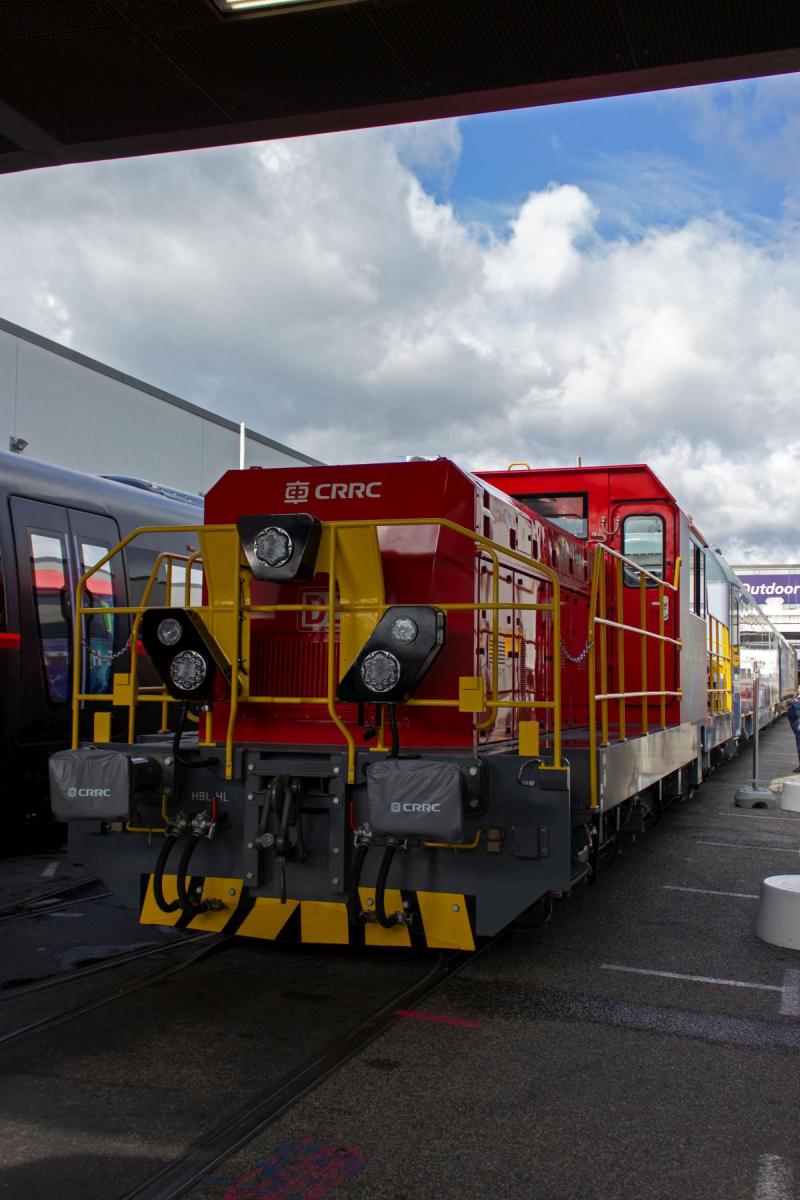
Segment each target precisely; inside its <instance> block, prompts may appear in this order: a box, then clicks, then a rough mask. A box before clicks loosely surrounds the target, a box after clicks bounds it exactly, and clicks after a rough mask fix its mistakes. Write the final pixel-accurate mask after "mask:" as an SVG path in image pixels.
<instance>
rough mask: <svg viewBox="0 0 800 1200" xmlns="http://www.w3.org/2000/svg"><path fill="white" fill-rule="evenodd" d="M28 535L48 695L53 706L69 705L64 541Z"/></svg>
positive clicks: (34, 534) (39, 534)
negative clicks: (67, 703)
mask: <svg viewBox="0 0 800 1200" xmlns="http://www.w3.org/2000/svg"><path fill="white" fill-rule="evenodd" d="M28 536H29V538H30V550H31V578H32V580H33V590H34V595H35V598H36V619H37V622H38V625H39V640H40V643H41V647H42V660H43V662H44V673H45V678H46V680H47V693H48V695H49V697H50V700H51V701H52V702H53V704H66V702H67V697H68V695H69V676H70V667H69V649H70V647H69V624H68V621H67V607H66V600H67V591H68V587H67V567H66V552H65V548H64V540H63V538H62V537H60V536H58V535H56V534H46V533H29V535H28Z"/></svg>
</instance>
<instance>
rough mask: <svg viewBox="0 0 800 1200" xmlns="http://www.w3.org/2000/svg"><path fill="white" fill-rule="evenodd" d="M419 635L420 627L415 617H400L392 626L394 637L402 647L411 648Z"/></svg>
mask: <svg viewBox="0 0 800 1200" xmlns="http://www.w3.org/2000/svg"><path fill="white" fill-rule="evenodd" d="M418 633H419V625H417V622H416V621H415V620H414V618H413V617H398V618H397V620H396V621H395V622H394V623H393V624H392V637H393V638H394V640H395V641H396V642H399V643H400V645H401V646H410V645H411V643H412V642H413V641H415V640H416V637H417V634H418Z"/></svg>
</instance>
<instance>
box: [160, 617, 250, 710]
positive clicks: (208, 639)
mask: <svg viewBox="0 0 800 1200" xmlns="http://www.w3.org/2000/svg"><path fill="white" fill-rule="evenodd" d="M139 628H140V635H141V639H142V644H143V646H144V648H145V650H146V652H147V653H148V654H149V655H150V659H151V661H152V663H153V666H154V667H155V669H156V670H157V671H158V673H159V675H160V676H161V680H162V682H163V683H164V685H165V687H166V689H167V691H168V692H169V694H170V695H171V696H173V697H174V699H176V700H223V699H227V697H228V696H230V694H231V687H232V686H233V672H232V670H231V664H230V662H229V661H228V658H227V656H226V654H225V652H224V650H223V649H222V647H221V646H220V644H219V642H218V641H217V640H216V638H215V637H214V636H213V635H212V633H211V632H210V631H209V630H208V629H207V628H206V624H205V622H204V621H203V619H202V617H201V616H200V615H199V614H198V613H196V612H194V611H193V609H191V608H149V609H147V611H146V612H144V613H143V614H142V622H141V625H140V626H139Z"/></svg>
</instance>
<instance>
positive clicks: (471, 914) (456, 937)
mask: <svg viewBox="0 0 800 1200" xmlns="http://www.w3.org/2000/svg"><path fill="white" fill-rule="evenodd" d="M176 879H177V877H176V876H175V875H165V876H164V878H163V885H162V886H163V892H164V899H165V900H166V901H167V903H169V902H171V901H173V900H175V899H177V895H178V889H177V882H176ZM188 890H189V893H190V895H193V896H199V897H200V899H201V900H221V901H222V903H223V904H224V905H225V907H224V908H222V909H220V910H219V911H217V912H213V911H210V912H203V913H198V914H196V915H193V914H192V913H184V912H182V911H181V910H180V909H176V911H175V912H171V913H165V912H163V911H162V909H160V908H159V907H158V905H157V904H156V901H155V896H154V893H153V877H152V875H144V876H142V901H141V912H140V915H139V920H140V922H141V924H142V925H175V926H177V927H179V928H181V929H193V930H205V931H208V932H217V933H235V934H238V935H239V936H241V937H253V938H263V939H265V940H267V941H281V942H309V943H316V944H318V945H329V946H330V945H334V946H348V945H366V946H398V947H401V948H402V947H413V946H416V947H423V948H425V947H427V948H428V949H431V950H474V949H475V935H474V929H475V900H474V897H473V896H464V895H462V894H460V893H457V892H415V891H406V890H403V891H402V892H401V891H400V890H399V889H397V888H387V889H386V900H385V904H386V911H387V912H390V913H391V912H395V911H397V910H399V909H401V908H402V907H403V905H406V909H405V911H406V912H409V913H410V914H411V916H412V920H411V924H410V925H395V926H393V927H392V928H391V929H384V928H383V926H382V925H379V924H378V923H377V922H374V923H373V922H367V923H366V924H364V925H359V926H357V927H355V928H354V927H353V926H352V925H351V924H350V922H349V920H348V913H347V905H346V904H345V903H344V901H330V900H287V901H286V903H285V904H282V903H281V901H280V900H279V899H277V898H273V897H271V896H251V895H250V893H249V891H248V890H247V889H245V888H244V886H243V882H242V880H241V879H221V878H217V877H214V876H206V877H202V876H193V877H192V879H191V880H190V882H189V885H188ZM359 897H360V900H361V907H362V909H363V910H365V911H366V912H369V910H370V908H371V907H372V903H374V899H375V889H374V888H369V887H362V888H359ZM371 902H372V903H371Z"/></svg>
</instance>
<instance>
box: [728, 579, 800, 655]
mask: <svg viewBox="0 0 800 1200" xmlns="http://www.w3.org/2000/svg"><path fill="white" fill-rule="evenodd" d="M731 569H732V570H733V571H735V572H736V574H737V575H749V576H753V575H755V576H764V577H765V578H767V579H769V578H770V577H771V576H784V575H786V576H792V577H794V579H795V580H796V582H797V583H798V584H800V564H798V563H771V564H770V563H752V564H747V565H745V564H744V563H740V564H739V565H738V566H734V567H732V568H731ZM763 601H764V602H763V603H759V607H760V608H761V610H762V612H764V613H765V614H766V616H768V617H769V619H770V621H771V622H772V624H773V625H774V626H775V628H776V629H777V630H779V632H780V633H782V634H783V636H784V637H785V638H786V639H787V641H789V642H791V643H792V645H793V646H794V648H795V649H796V650H797V651H798V652H799V653H800V604H796V603H790V602H787V601H786V600H785V599H784V598H783V597H782V596H765V597H764V598H763Z"/></svg>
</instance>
